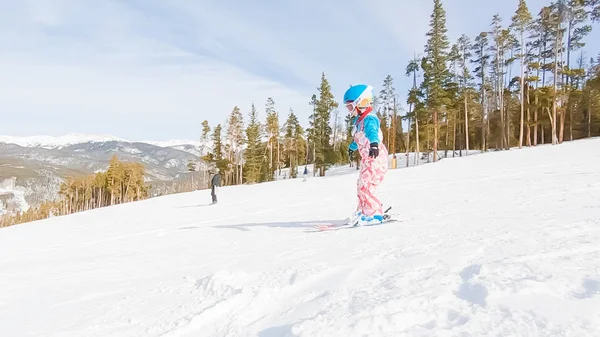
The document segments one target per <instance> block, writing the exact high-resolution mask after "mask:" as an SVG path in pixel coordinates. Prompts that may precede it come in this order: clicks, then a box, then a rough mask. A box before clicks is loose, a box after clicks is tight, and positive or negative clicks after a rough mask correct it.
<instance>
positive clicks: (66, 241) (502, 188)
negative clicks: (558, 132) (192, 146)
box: [0, 139, 600, 337]
mask: <svg viewBox="0 0 600 337" xmlns="http://www.w3.org/2000/svg"><path fill="white" fill-rule="evenodd" d="M584 158H585V159H586V161H585V162H582V160H583V159H584ZM598 167H600V140H598V139H594V140H586V141H577V142H572V143H565V144H563V145H559V146H542V147H539V148H535V149H522V150H512V151H507V152H498V153H489V154H482V155H474V156H469V157H467V158H457V159H444V160H442V161H441V162H439V163H435V164H429V165H423V166H419V167H411V168H406V169H399V170H395V171H390V173H389V174H388V176H387V178H386V181H385V183H384V184H383V185H382V186H381V188H380V193H381V195H382V196H383V201H384V203H385V204H393V206H394V210H395V211H399V212H401V215H400V216H399V218H400V219H401V220H402V222H399V223H389V224H385V225H383V226H376V227H367V228H357V229H349V230H341V231H335V232H320V233H319V232H311V231H310V230H311V228H312V224H314V223H318V222H323V221H324V222H327V221H331V220H339V219H343V218H344V217H345V216H347V215H348V213H350V211H351V210H352V208H353V207H354V205H355V194H354V193H355V186H356V184H355V179H356V172H354V173H350V174H346V175H336V176H332V177H324V178H312V177H311V178H309V180H308V181H307V182H302V180H301V179H296V180H285V181H278V182H272V183H265V184H257V185H249V186H236V187H225V188H222V189H221V191H219V198H220V203H219V204H217V205H214V206H207V203H208V202H209V200H210V194H209V193H210V192H209V191H198V192H194V193H187V194H176V195H169V196H165V197H160V198H153V199H149V200H145V201H142V202H136V203H131V204H125V205H119V206H115V207H110V208H104V209H97V210H93V211H90V212H85V213H79V214H74V215H71V216H68V217H63V218H52V219H48V220H45V221H41V222H36V223H29V224H24V225H18V226H14V227H9V228H4V229H0V273H1V274H0V289H1V291H0V336H23V337H29V336H60V337H72V336H86V337H96V336H98V337H99V336H102V337H104V336H132V337H133V336H135V337H139V336H163V337H188V336H190V337H191V336H195V337H196V336H260V337H272V336H311V337H314V336H344V337H346V336H600V244H598V242H600V170H599V169H598Z"/></svg>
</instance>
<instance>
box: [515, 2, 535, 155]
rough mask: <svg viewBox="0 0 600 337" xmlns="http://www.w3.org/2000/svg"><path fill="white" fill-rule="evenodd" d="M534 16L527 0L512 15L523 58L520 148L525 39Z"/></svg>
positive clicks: (523, 104)
mask: <svg viewBox="0 0 600 337" xmlns="http://www.w3.org/2000/svg"><path fill="white" fill-rule="evenodd" d="M532 21H533V18H532V16H531V13H530V12H529V8H527V3H526V2H525V0H519V6H518V7H517V10H516V11H515V15H514V16H513V17H512V23H511V28H512V29H514V30H515V31H516V32H517V33H518V38H519V40H518V43H519V49H520V52H519V54H518V57H519V59H520V60H521V67H520V68H521V76H520V84H521V87H520V90H519V96H520V105H521V124H520V128H519V148H522V147H523V130H524V121H525V67H526V65H527V63H526V62H525V58H526V56H527V43H526V42H527V41H526V40H525V34H526V33H527V31H529V30H530V29H531V24H532Z"/></svg>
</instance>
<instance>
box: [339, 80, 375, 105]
mask: <svg viewBox="0 0 600 337" xmlns="http://www.w3.org/2000/svg"><path fill="white" fill-rule="evenodd" d="M372 103H373V87H371V86H370V85H367V84H357V85H352V86H350V88H348V90H346V92H345V93H344V104H346V105H350V104H351V106H349V107H348V109H349V110H354V108H356V107H358V108H366V107H369V106H371V104H372Z"/></svg>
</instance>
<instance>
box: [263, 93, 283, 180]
mask: <svg viewBox="0 0 600 337" xmlns="http://www.w3.org/2000/svg"><path fill="white" fill-rule="evenodd" d="M265 111H266V113H267V122H266V125H265V126H266V131H267V135H268V137H269V138H268V140H267V144H268V145H267V146H268V148H269V166H268V172H269V176H268V177H267V181H272V180H273V179H275V176H274V174H275V170H278V169H279V167H280V166H279V165H280V157H279V150H280V149H279V113H277V111H275V101H274V100H273V98H272V97H269V98H267V103H266V104H265ZM274 152H275V153H274ZM274 161H277V165H275V164H274Z"/></svg>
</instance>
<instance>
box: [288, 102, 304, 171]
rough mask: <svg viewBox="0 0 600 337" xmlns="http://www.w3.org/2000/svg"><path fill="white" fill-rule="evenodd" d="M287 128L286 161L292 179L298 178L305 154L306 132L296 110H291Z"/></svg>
mask: <svg viewBox="0 0 600 337" xmlns="http://www.w3.org/2000/svg"><path fill="white" fill-rule="evenodd" d="M284 128H285V143H284V151H285V157H286V161H287V164H288V167H289V170H290V178H296V177H297V175H298V169H297V168H298V164H299V161H300V157H301V155H302V154H303V153H304V151H303V148H304V144H303V141H302V135H303V133H304V131H303V130H302V126H301V125H300V122H299V121H298V117H297V116H296V115H295V114H294V110H292V109H290V112H289V115H288V118H287V120H286V122H285V124H284Z"/></svg>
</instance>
